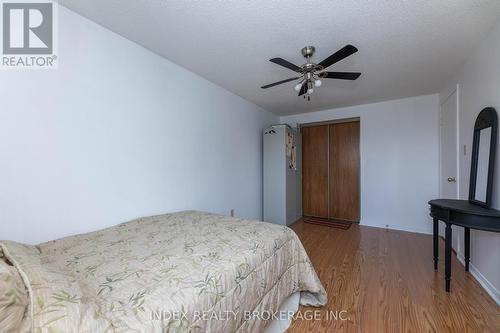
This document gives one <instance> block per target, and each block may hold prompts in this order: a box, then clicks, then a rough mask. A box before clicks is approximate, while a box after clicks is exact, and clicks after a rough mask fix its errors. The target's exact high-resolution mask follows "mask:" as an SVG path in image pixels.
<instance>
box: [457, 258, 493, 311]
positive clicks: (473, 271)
mask: <svg viewBox="0 0 500 333" xmlns="http://www.w3.org/2000/svg"><path fill="white" fill-rule="evenodd" d="M457 259H458V261H460V262H461V263H462V265H464V266H465V258H464V255H463V254H462V253H457ZM469 273H471V274H472V276H473V277H474V278H475V279H476V280H477V282H479V284H480V285H481V287H483V289H484V290H485V291H486V292H487V293H488V295H490V296H491V298H493V300H494V301H495V302H496V303H497V304H498V305H500V292H499V291H498V289H497V288H495V286H494V285H493V284H492V283H491V282H490V281H488V279H487V278H485V277H484V275H483V274H482V273H481V271H479V269H477V267H476V266H474V265H473V264H472V263H471V262H469Z"/></svg>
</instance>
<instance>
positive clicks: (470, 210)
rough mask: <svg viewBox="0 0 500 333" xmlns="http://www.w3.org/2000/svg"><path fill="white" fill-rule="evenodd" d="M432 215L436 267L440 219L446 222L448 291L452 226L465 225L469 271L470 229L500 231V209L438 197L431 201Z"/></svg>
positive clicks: (466, 266) (466, 264)
mask: <svg viewBox="0 0 500 333" xmlns="http://www.w3.org/2000/svg"><path fill="white" fill-rule="evenodd" d="M429 205H430V210H431V213H430V215H431V217H432V218H433V221H434V228H433V237H434V269H435V270H437V269H438V265H437V264H438V257H439V241H438V237H439V221H440V220H441V221H443V222H444V223H446V232H445V254H444V256H445V273H444V275H445V280H446V291H448V292H449V291H450V281H451V226H452V225H458V226H461V227H464V241H465V251H464V252H465V253H464V256H465V271H467V272H468V271H469V261H470V229H477V230H484V231H493V232H500V211H498V210H496V209H491V208H484V207H481V206H477V205H474V204H471V203H469V201H467V200H452V199H437V200H431V201H429Z"/></svg>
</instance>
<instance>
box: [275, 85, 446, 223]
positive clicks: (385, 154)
mask: <svg viewBox="0 0 500 333" xmlns="http://www.w3.org/2000/svg"><path fill="white" fill-rule="evenodd" d="M438 110H439V98H438V95H428V96H420V97H412V98H406V99H400V100H394V101H387V102H382V103H375V104H366V105H360V106H353V107H347V108H340V109H332V110H327V111H319V112H313V113H304V114H300V115H293V116H286V117H282V118H281V121H282V122H286V123H289V124H290V125H292V126H295V125H296V124H297V123H311V122H317V121H326V120H334V119H342V118H351V117H360V118H361V123H360V126H361V134H360V136H361V138H360V139H361V142H360V149H361V221H360V223H361V224H362V225H370V226H376V227H384V228H385V226H386V225H389V228H392V229H399V230H407V231H415V232H422V233H431V232H432V224H431V221H432V220H431V219H430V217H429V208H428V205H427V201H429V200H431V199H434V198H436V197H437V196H438V189H439V186H438V173H439V170H438V151H439V147H438Z"/></svg>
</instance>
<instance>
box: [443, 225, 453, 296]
mask: <svg viewBox="0 0 500 333" xmlns="http://www.w3.org/2000/svg"><path fill="white" fill-rule="evenodd" d="M444 256H445V259H444V278H445V280H446V291H447V292H449V291H450V281H451V224H450V223H448V222H447V223H446V236H445V253H444Z"/></svg>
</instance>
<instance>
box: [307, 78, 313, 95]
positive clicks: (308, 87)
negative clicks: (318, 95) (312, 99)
mask: <svg viewBox="0 0 500 333" xmlns="http://www.w3.org/2000/svg"><path fill="white" fill-rule="evenodd" d="M313 92H314V88H313V84H312V82H311V81H310V80H309V81H307V93H308V94H309V95H311V94H312V93H313Z"/></svg>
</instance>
